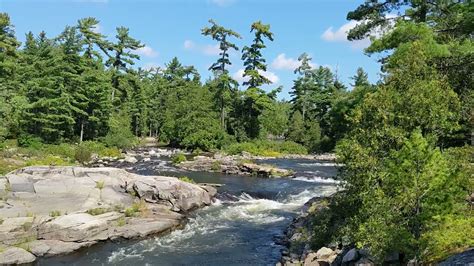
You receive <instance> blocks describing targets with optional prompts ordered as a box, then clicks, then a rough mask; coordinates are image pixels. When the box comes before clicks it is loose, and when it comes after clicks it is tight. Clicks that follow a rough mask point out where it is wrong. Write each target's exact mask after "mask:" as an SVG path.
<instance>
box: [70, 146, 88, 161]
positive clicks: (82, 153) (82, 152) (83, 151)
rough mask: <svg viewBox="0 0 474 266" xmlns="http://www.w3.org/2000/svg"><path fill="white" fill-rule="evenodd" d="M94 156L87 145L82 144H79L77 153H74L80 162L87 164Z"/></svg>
mask: <svg viewBox="0 0 474 266" xmlns="http://www.w3.org/2000/svg"><path fill="white" fill-rule="evenodd" d="M91 158H92V153H91V151H90V150H89V149H87V147H84V146H82V145H79V146H77V148H76V153H75V154H74V159H76V161H78V162H79V163H80V164H86V163H88V162H90V160H91Z"/></svg>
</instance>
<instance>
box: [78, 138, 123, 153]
mask: <svg viewBox="0 0 474 266" xmlns="http://www.w3.org/2000/svg"><path fill="white" fill-rule="evenodd" d="M81 146H83V147H86V148H87V149H88V150H89V151H90V152H91V153H95V154H97V155H98V156H99V157H119V156H120V150H119V149H118V148H117V147H107V146H106V145H105V144H104V143H101V142H98V141H84V142H82V143H81Z"/></svg>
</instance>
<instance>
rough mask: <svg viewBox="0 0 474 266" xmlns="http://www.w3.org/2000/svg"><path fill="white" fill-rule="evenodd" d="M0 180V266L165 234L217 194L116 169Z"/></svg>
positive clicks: (63, 170) (51, 170)
mask: <svg viewBox="0 0 474 266" xmlns="http://www.w3.org/2000/svg"><path fill="white" fill-rule="evenodd" d="M0 180H1V181H2V184H3V190H2V191H0V193H2V198H1V199H2V200H1V201H0V217H1V219H0V264H8V263H28V262H31V261H30V260H31V259H32V258H33V260H34V258H35V256H54V255H59V254H65V253H70V252H73V251H75V250H77V249H80V248H84V247H88V246H90V245H93V244H95V243H97V242H99V241H104V240H108V239H116V238H135V237H144V236H147V235H150V234H157V233H163V232H167V231H169V230H172V229H174V228H176V227H179V226H180V225H181V224H182V222H183V220H184V218H185V215H184V214H185V213H186V212H188V211H190V210H193V209H195V208H199V207H202V206H205V205H209V204H211V201H212V198H213V197H214V195H215V194H216V190H215V189H214V188H212V187H208V186H199V185H195V184H191V183H186V182H183V181H180V180H179V179H177V178H174V177H165V176H140V175H136V174H132V173H128V172H126V171H124V170H121V169H116V168H84V167H27V168H23V169H19V170H17V171H14V172H11V173H9V174H7V175H6V177H5V178H3V179H0ZM1 245H3V247H2V246H1ZM13 246H14V247H15V248H13ZM18 248H20V250H18Z"/></svg>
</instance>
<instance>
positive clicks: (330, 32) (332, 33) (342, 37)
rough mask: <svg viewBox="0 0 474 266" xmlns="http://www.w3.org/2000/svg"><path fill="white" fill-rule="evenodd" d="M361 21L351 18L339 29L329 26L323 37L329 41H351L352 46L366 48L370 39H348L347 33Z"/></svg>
mask: <svg viewBox="0 0 474 266" xmlns="http://www.w3.org/2000/svg"><path fill="white" fill-rule="evenodd" d="M358 23H359V22H357V21H354V20H351V21H349V22H347V23H346V24H344V25H342V26H341V27H339V28H338V29H336V30H334V28H333V27H329V28H328V29H327V30H326V31H325V32H324V33H323V34H322V35H321V38H322V39H323V40H325V41H328V42H346V43H350V45H351V47H352V48H357V49H361V48H365V47H368V46H369V45H370V40H369V39H367V38H366V39H363V40H357V41H349V40H347V33H348V32H349V31H350V30H351V29H353V28H354V27H355V26H356V25H357V24H358Z"/></svg>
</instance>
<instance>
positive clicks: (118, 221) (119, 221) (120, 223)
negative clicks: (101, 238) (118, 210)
mask: <svg viewBox="0 0 474 266" xmlns="http://www.w3.org/2000/svg"><path fill="white" fill-rule="evenodd" d="M126 224H127V220H125V217H120V218H119V219H118V220H117V226H119V227H122V226H124V225H126Z"/></svg>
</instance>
